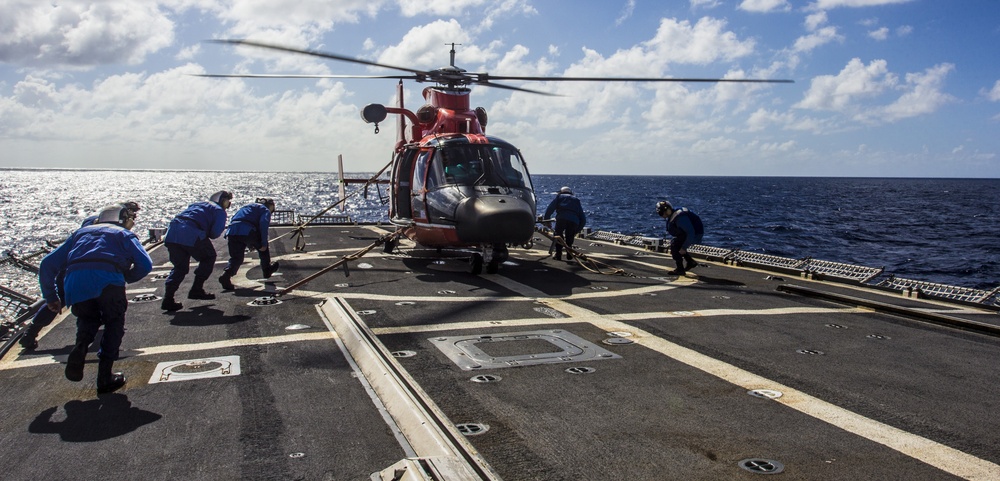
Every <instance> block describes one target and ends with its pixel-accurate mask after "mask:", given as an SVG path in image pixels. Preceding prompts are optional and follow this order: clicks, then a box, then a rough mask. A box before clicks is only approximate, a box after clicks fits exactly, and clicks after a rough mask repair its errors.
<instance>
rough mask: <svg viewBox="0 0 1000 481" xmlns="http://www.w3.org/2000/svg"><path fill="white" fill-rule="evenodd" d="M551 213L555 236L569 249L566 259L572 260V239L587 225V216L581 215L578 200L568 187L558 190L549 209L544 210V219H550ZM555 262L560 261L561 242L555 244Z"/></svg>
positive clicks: (581, 207) (581, 209) (581, 211)
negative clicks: (561, 239)
mask: <svg viewBox="0 0 1000 481" xmlns="http://www.w3.org/2000/svg"><path fill="white" fill-rule="evenodd" d="M553 213H555V215H556V228H555V233H556V235H557V236H561V237H562V238H563V241H564V242H566V245H567V246H569V247H570V249H567V250H566V259H572V258H573V251H572V247H573V239H575V238H576V235H577V234H579V233H580V231H581V230H583V227H584V226H585V225H587V215H586V214H584V213H583V206H581V205H580V199H577V198H576V197H573V190H572V189H570V188H569V187H563V188H561V189H559V193H558V194H556V198H555V199H552V202H550V203H549V207H548V208H547V209H545V216H544V218H546V219H551V218H552V214H553ZM555 260H557V261H560V260H562V243H561V242H556V255H555Z"/></svg>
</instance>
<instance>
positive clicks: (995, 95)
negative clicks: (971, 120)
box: [980, 80, 1000, 102]
mask: <svg viewBox="0 0 1000 481" xmlns="http://www.w3.org/2000/svg"><path fill="white" fill-rule="evenodd" d="M980 93H982V94H983V96H985V97H986V98H987V99H989V100H990V101H991V102H1000V80H997V81H996V83H994V84H993V88H992V89H990V90H985V89H984V90H982V91H980Z"/></svg>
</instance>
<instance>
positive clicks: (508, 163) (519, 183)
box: [490, 146, 531, 189]
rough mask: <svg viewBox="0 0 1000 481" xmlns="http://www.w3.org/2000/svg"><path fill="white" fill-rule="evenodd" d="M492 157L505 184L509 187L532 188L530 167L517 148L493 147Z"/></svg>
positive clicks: (491, 150) (491, 149)
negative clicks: (529, 174)
mask: <svg viewBox="0 0 1000 481" xmlns="http://www.w3.org/2000/svg"><path fill="white" fill-rule="evenodd" d="M490 157H491V159H492V160H493V164H494V165H496V166H497V169H496V171H497V174H498V177H499V178H500V181H501V183H502V184H503V185H506V186H507V187H519V188H524V187H527V188H529V189H530V188H531V180H530V178H529V177H528V169H527V168H526V167H525V165H524V161H522V160H521V156H520V155H519V154H518V152H517V151H516V150H513V149H509V148H504V147H495V146H494V147H491V148H490Z"/></svg>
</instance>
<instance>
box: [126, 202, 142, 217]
mask: <svg viewBox="0 0 1000 481" xmlns="http://www.w3.org/2000/svg"><path fill="white" fill-rule="evenodd" d="M122 206H124V207H125V208H126V209H128V210H129V211H131V212H132V213H133V214H135V213H136V212H139V211H140V210H142V209H140V208H139V203H138V202H133V201H128V202H122Z"/></svg>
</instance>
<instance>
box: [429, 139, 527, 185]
mask: <svg viewBox="0 0 1000 481" xmlns="http://www.w3.org/2000/svg"><path fill="white" fill-rule="evenodd" d="M444 185H458V186H473V187H474V186H494V187H507V188H511V189H531V180H530V178H529V177H528V170H527V168H526V167H525V165H524V161H523V160H522V159H521V156H520V154H519V153H518V152H517V150H515V149H513V148H510V147H507V146H502V145H490V144H486V145H481V144H467V145H461V146H449V147H446V148H439V149H437V150H436V151H435V153H434V156H433V158H432V159H431V161H430V165H429V166H428V173H427V188H428V189H432V188H435V187H438V186H444Z"/></svg>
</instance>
